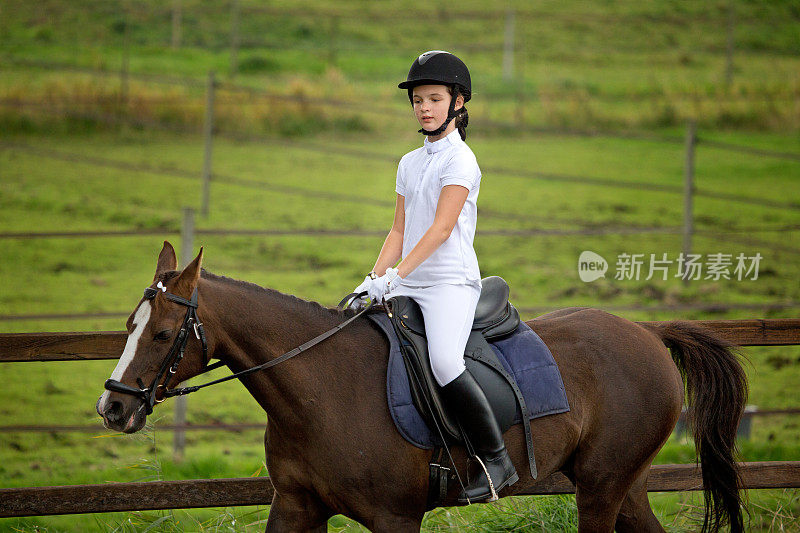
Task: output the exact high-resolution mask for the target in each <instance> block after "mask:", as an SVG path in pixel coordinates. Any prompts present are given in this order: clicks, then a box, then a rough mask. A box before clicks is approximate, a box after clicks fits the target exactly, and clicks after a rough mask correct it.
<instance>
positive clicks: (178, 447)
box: [172, 207, 194, 462]
mask: <svg viewBox="0 0 800 533" xmlns="http://www.w3.org/2000/svg"><path fill="white" fill-rule="evenodd" d="M193 249H194V209H192V208H191V207H184V208H183V226H182V227H181V268H184V267H185V266H186V265H188V264H189V263H191V261H192V259H193V257H192V255H193ZM173 424H174V425H175V426H176V428H175V433H174V435H173V441H172V457H173V459H174V460H175V461H176V462H178V461H182V460H183V452H184V450H185V449H186V432H185V431H184V430H183V428H182V427H181V426H183V425H185V424H186V396H178V397H177V398H175V419H174V420H173Z"/></svg>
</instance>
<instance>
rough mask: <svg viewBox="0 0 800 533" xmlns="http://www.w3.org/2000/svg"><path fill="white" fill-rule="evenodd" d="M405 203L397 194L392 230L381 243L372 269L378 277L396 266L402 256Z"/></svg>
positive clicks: (403, 198) (401, 196)
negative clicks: (381, 245) (379, 251)
mask: <svg viewBox="0 0 800 533" xmlns="http://www.w3.org/2000/svg"><path fill="white" fill-rule="evenodd" d="M405 203H406V199H405V197H404V196H403V195H402V194H398V195H397V200H396V201H395V205H394V222H393V223H392V229H390V230H389V234H388V235H387V236H386V240H385V241H383V247H382V248H381V253H379V254H378V259H377V260H376V261H375V266H374V267H373V268H372V270H373V272H375V274H377V275H378V276H383V275H384V274H385V273H386V269H387V268H389V267H390V266H393V265H396V264H397V262H398V261H400V259H401V258H402V256H403V233H404V232H405V228H406V207H405Z"/></svg>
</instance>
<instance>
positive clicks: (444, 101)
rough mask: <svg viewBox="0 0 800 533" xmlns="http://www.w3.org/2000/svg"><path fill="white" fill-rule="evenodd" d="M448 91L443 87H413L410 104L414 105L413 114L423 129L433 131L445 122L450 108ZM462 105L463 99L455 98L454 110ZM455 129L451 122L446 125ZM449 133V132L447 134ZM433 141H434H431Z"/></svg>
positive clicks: (459, 96)
mask: <svg viewBox="0 0 800 533" xmlns="http://www.w3.org/2000/svg"><path fill="white" fill-rule="evenodd" d="M451 98H452V96H450V91H448V88H447V86H445V85H418V86H416V87H414V92H413V93H412V102H413V104H414V114H415V115H416V116H417V121H418V122H419V124H420V126H422V127H423V129H426V130H428V131H433V130H435V129H436V128H438V127H439V126H441V125H442V124H443V123H444V121H445V120H447V111H448V109H449V108H450V99H451ZM463 105H464V97H463V96H461V95H458V97H457V98H456V105H455V109H460V108H461V107H462V106H463ZM451 126H452V127H453V129H455V125H454V123H453V122H450V124H448V125H447V129H450V127H451ZM447 133H449V132H447ZM431 140H434V139H431Z"/></svg>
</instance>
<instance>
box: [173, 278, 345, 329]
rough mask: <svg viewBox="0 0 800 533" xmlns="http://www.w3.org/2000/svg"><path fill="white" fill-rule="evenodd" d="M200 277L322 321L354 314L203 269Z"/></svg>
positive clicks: (340, 318) (339, 318) (338, 319)
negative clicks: (233, 287)
mask: <svg viewBox="0 0 800 533" xmlns="http://www.w3.org/2000/svg"><path fill="white" fill-rule="evenodd" d="M178 274H180V271H179V270H168V271H167V272H164V273H163V274H161V275H160V276H159V280H160V281H162V282H163V283H166V282H167V281H169V280H171V279H172V278H174V277H175V276H177V275H178ZM200 277H201V278H203V279H207V280H209V281H216V282H221V283H224V284H229V285H234V286H235V287H237V288H240V289H242V290H244V291H245V292H247V293H249V294H252V295H253V297H255V298H263V297H265V296H269V297H272V298H278V299H281V300H283V301H285V302H287V303H289V304H290V305H294V306H295V307H297V308H302V309H303V310H304V311H307V312H309V313H310V314H312V315H313V316H315V317H318V318H320V319H323V320H330V319H331V318H335V319H337V321H340V320H342V319H347V318H350V317H351V316H353V315H354V314H355V313H356V312H355V311H353V310H352V309H345V310H344V311H341V310H339V309H338V308H336V307H325V306H323V305H321V304H319V303H317V302H314V301H311V300H303V299H302V298H298V297H297V296H294V295H293V294H286V293H283V292H280V291H278V290H275V289H270V288H268V287H262V286H261V285H258V284H256V283H252V282H249V281H243V280H240V279H234V278H229V277H227V276H222V275H219V274H214V273H213V272H209V271H208V270H206V269H205V268H201V269H200Z"/></svg>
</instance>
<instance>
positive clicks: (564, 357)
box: [527, 307, 683, 455]
mask: <svg viewBox="0 0 800 533" xmlns="http://www.w3.org/2000/svg"><path fill="white" fill-rule="evenodd" d="M527 324H528V325H529V326H530V327H531V328H532V329H533V330H534V331H535V332H536V333H537V334H538V335H539V336H540V337H541V338H542V340H543V341H544V342H545V344H547V346H548V347H549V348H550V351H551V352H552V354H553V357H554V359H555V360H556V363H557V364H558V367H559V370H560V371H561V375H562V378H563V380H564V387H565V388H566V392H567V397H568V399H569V403H570V412H569V413H565V414H564V415H556V416H564V417H565V423H566V424H568V425H569V426H571V427H572V428H573V431H578V433H579V434H578V436H577V438H576V440H575V445H576V447H578V448H580V445H581V440H583V439H592V446H596V445H597V444H600V443H601V442H603V441H607V443H608V445H609V446H611V445H615V446H619V444H620V441H624V440H630V441H631V446H633V447H634V448H635V449H637V450H640V452H641V453H640V454H644V455H647V454H649V453H650V451H651V450H653V449H654V447H656V449H657V447H658V446H660V445H661V443H662V442H663V441H664V440H665V439H666V438H667V437H668V436H669V433H670V432H671V430H672V427H673V426H674V424H675V422H676V421H677V417H678V416H679V414H680V408H681V405H682V403H683V384H682V382H681V376H680V373H679V372H678V369H677V367H676V366H675V363H674V362H673V361H672V358H671V356H670V353H669V350H668V349H667V347H666V346H665V345H664V343H663V342H662V341H661V339H660V337H658V336H657V335H655V334H654V333H653V332H651V331H650V330H649V329H647V328H645V327H643V326H641V325H639V324H636V323H635V322H631V321H629V320H626V319H624V318H621V317H618V316H616V315H613V314H611V313H607V312H605V311H602V310H600V309H594V308H589V307H570V308H565V309H559V310H556V311H553V312H550V313H547V314H544V315H541V316H539V317H536V318H535V319H533V320H529V321H527ZM629 451H631V452H632V451H633V449H630V448H629Z"/></svg>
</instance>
